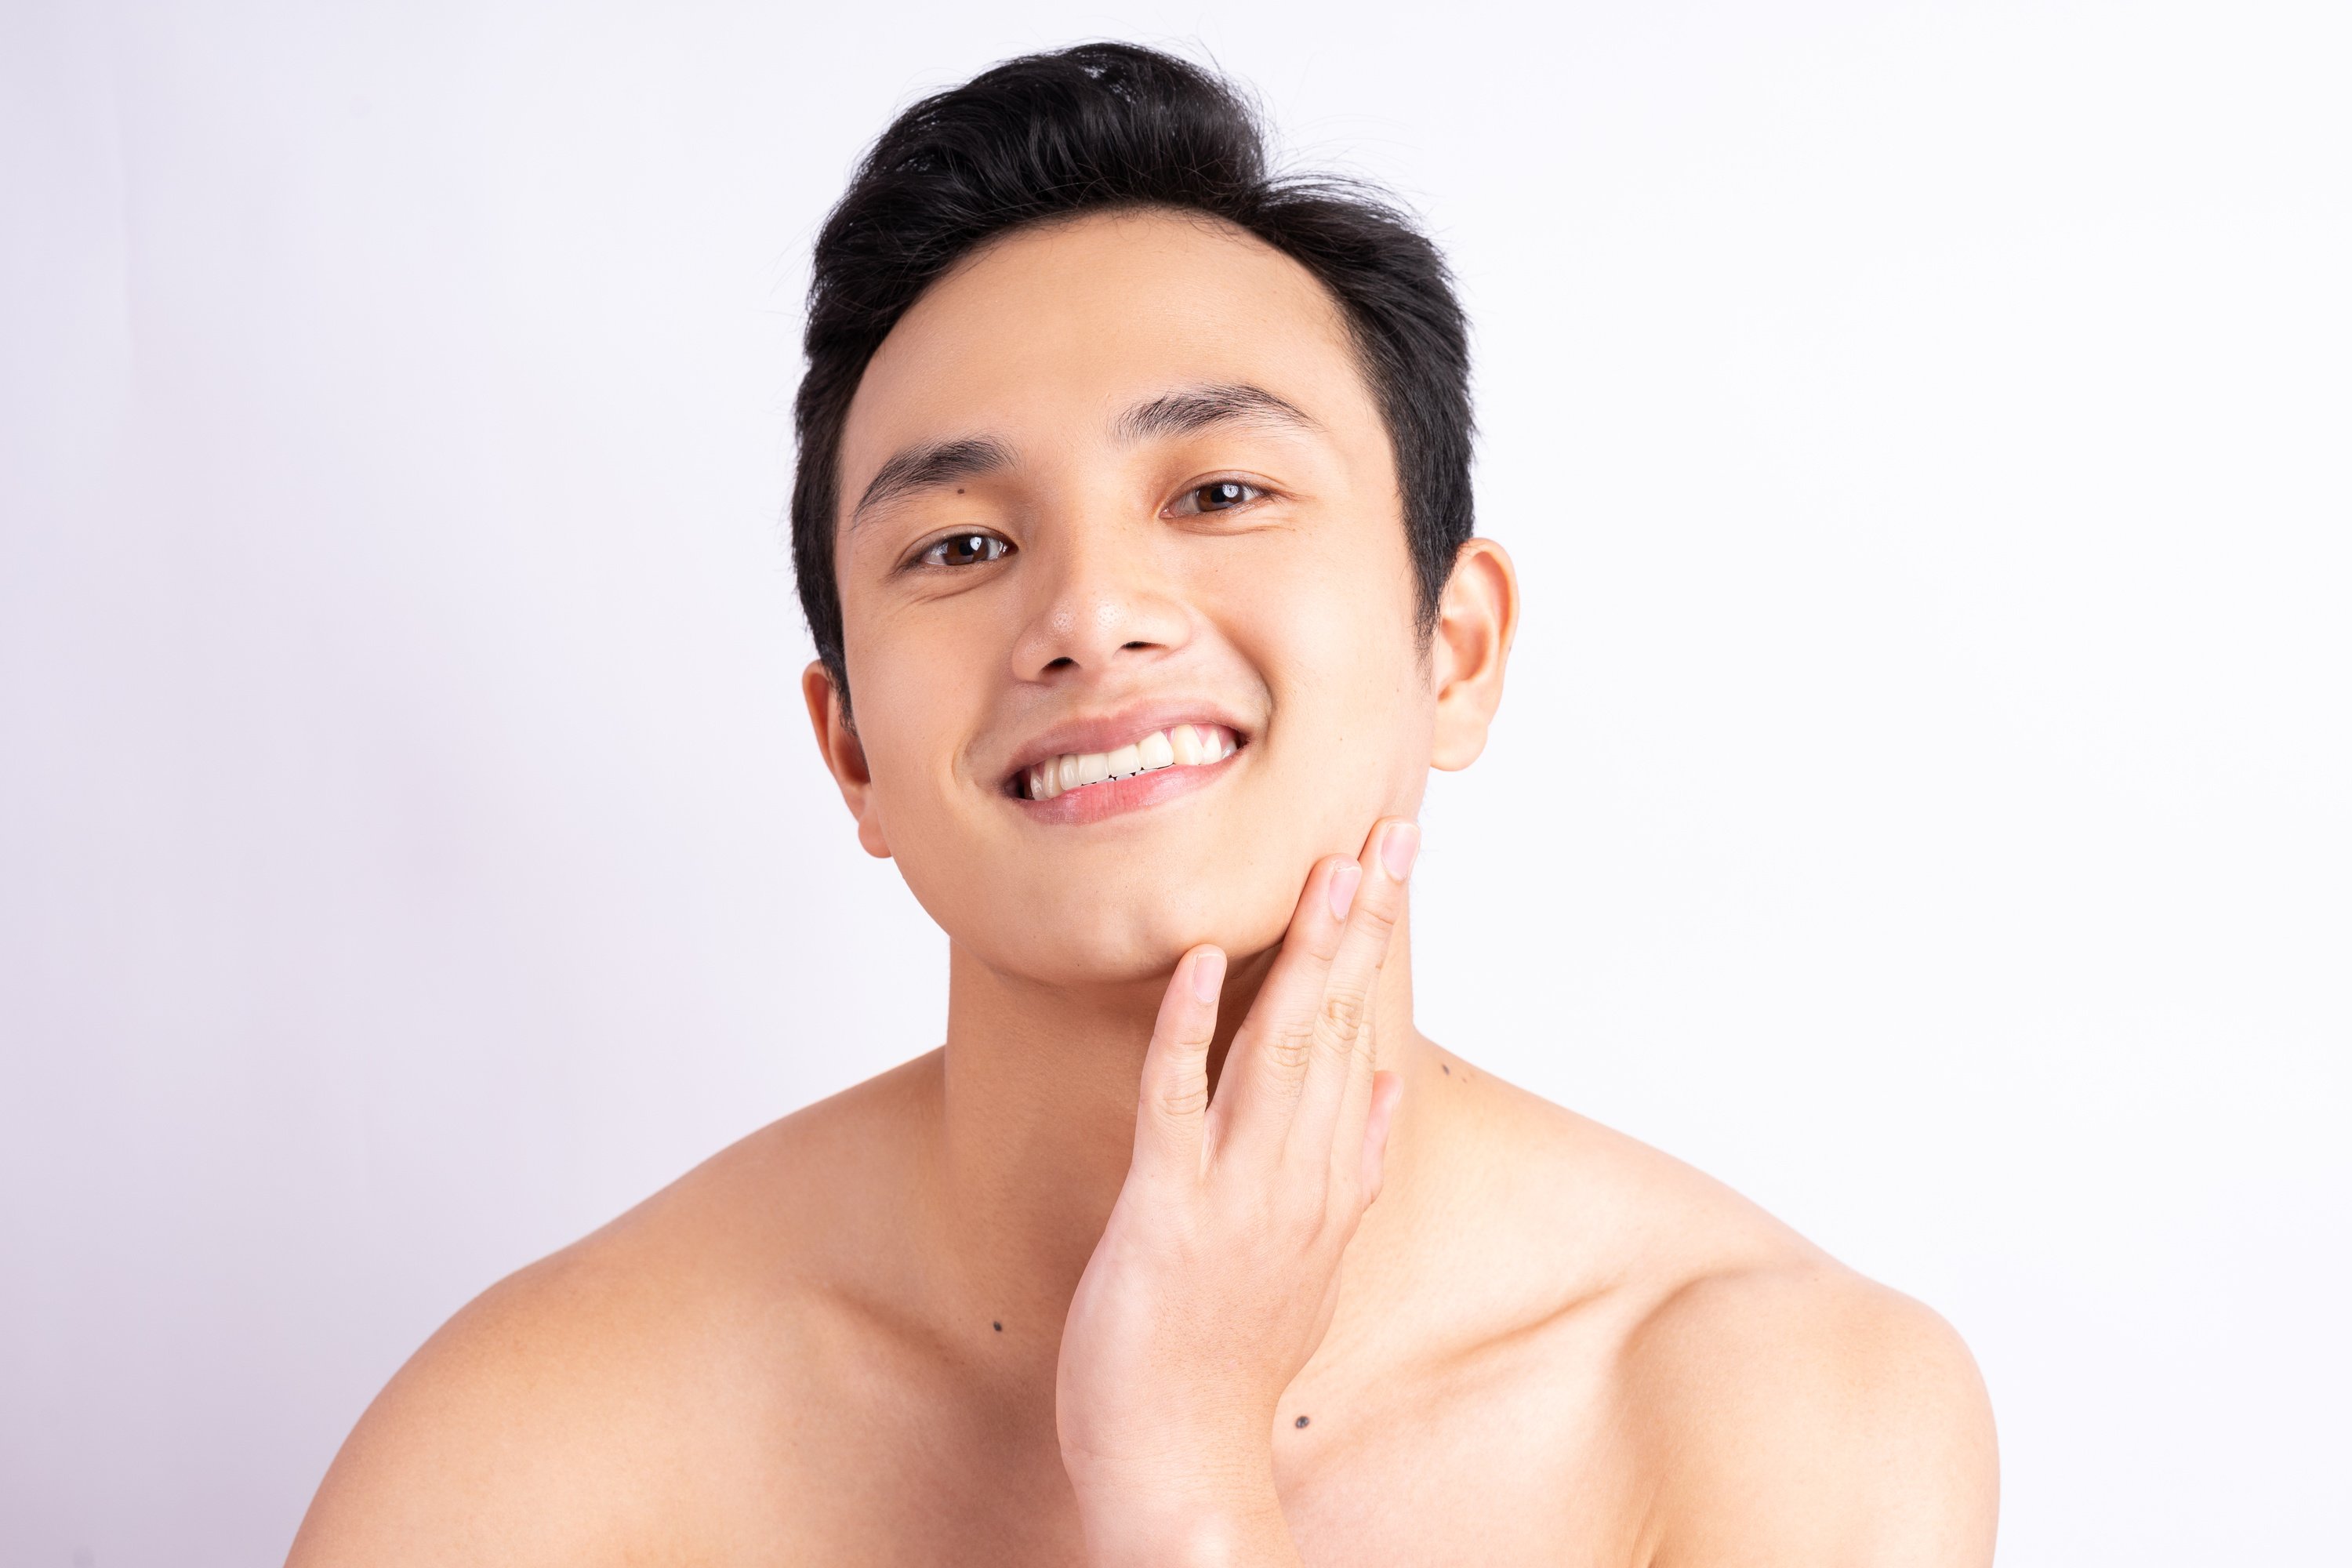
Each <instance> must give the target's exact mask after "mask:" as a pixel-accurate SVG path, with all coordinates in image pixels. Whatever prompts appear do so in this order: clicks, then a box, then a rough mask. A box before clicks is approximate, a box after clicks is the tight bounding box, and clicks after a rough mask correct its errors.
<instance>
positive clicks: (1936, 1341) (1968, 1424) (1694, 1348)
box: [1625, 1258, 2000, 1568]
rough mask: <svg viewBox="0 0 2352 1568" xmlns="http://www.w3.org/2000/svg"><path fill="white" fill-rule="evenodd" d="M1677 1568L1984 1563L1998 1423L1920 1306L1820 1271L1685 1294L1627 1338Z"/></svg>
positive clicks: (1977, 1384)
mask: <svg viewBox="0 0 2352 1568" xmlns="http://www.w3.org/2000/svg"><path fill="white" fill-rule="evenodd" d="M1625 1368H1626V1384H1627V1387H1628V1393H1629V1395H1630V1398H1629V1408H1630V1409H1632V1410H1633V1411H1635V1412H1638V1413H1640V1415H1639V1417H1638V1419H1639V1422H1640V1427H1641V1438H1640V1442H1641V1446H1642V1447H1643V1448H1644V1449H1645V1450H1646V1453H1645V1454H1644V1458H1645V1459H1646V1460H1647V1461H1648V1462H1649V1465H1650V1466H1652V1467H1654V1474H1655V1475H1656V1476H1657V1478H1658V1483H1659V1484H1658V1489H1657V1492H1656V1494H1655V1497H1656V1501H1655V1504H1654V1514H1653V1517H1652V1520H1651V1525H1652V1529H1653V1531H1654V1535H1653V1539H1654V1540H1655V1541H1656V1542H1657V1546H1658V1551H1657V1554H1656V1557H1655V1559H1654V1561H1655V1562H1656V1563H1658V1564H1659V1565H1660V1568H1668V1565H1674V1564H1685V1563H1687V1564H1712V1563H1759V1564H1760V1563H1790V1564H1797V1563H1808V1564H1811V1563H1873V1564H1881V1563H1884V1564H1918V1565H1920V1568H1930V1565H1932V1568H1982V1565H1984V1564H1987V1563H1990V1562H1991V1561H1992V1554H1993V1532H1994V1521H1995V1517H1996V1514H1997V1512H1998V1507H1999V1491H2000V1482H1999V1466H1998V1461H1997V1458H1996V1454H1995V1448H1994V1438H1993V1425H1992V1408H1991V1405H1990V1402H1989V1401H1988V1400H1987V1398H1986V1395H1985V1389H1984V1384H1983V1380H1982V1379H1981V1378H1980V1377H1979V1375H1978V1373H1977V1367H1976V1363H1975V1361H1974V1360H1973V1359H1972V1358H1971V1357H1970V1356H1969V1351H1968V1347H1967V1346H1966V1345H1964V1344H1962V1343H1961V1342H1960V1337H1959V1335H1958V1334H1957V1333H1955V1332H1954V1331H1952V1329H1951V1326H1950V1325H1949V1324H1948V1323H1946V1322H1945V1321H1943V1319H1941V1318H1939V1317H1938V1316H1937V1315H1936V1314H1935V1313H1934V1312H1933V1311H1931V1310H1928V1309H1927V1308H1926V1307H1924V1306H1922V1305H1920V1304H1919V1303H1918V1302H1916V1301H1914V1300H1910V1299H1909V1298H1907V1297H1906V1296H1902V1295H1900V1294H1898V1293H1896V1292H1895V1291H1893V1290H1890V1289H1886V1288H1885V1287H1884V1286H1881V1285H1877V1284H1874V1283H1873V1282H1871V1281H1870V1280H1868V1279H1864V1278H1863V1277H1862V1276H1860V1275H1858V1274H1856V1273H1854V1272H1853V1271H1852V1270H1851V1269H1847V1268H1842V1267H1840V1266H1839V1265H1837V1264H1835V1263H1833V1262H1831V1261H1830V1260H1828V1259H1826V1258H1822V1259H1821V1260H1819V1261H1818V1262H1808V1261H1805V1260H1801V1259H1793V1258H1792V1259H1789V1260H1785V1261H1781V1262H1775V1263H1764V1264H1760V1265H1757V1266H1733V1267H1728V1268H1723V1269H1720V1270H1716V1271H1711V1272H1706V1273H1702V1274H1699V1275H1697V1276H1696V1277H1695V1278H1693V1279H1691V1280H1690V1281H1689V1282H1687V1283H1686V1284H1685V1285H1683V1286H1682V1287H1681V1288H1680V1289H1676V1290H1675V1291H1674V1292H1673V1293H1672V1294H1671V1295H1669V1296H1668V1297H1667V1298H1666V1299H1665V1300H1663V1301H1661V1302H1660V1303H1659V1304H1658V1305H1657V1307H1656V1308H1655V1309H1654V1310H1652V1311H1651V1312H1650V1313H1649V1314H1648V1315H1647V1317H1646V1318H1645V1319H1644V1321H1643V1322H1642V1323H1641V1325H1640V1326H1639V1328H1638V1329H1637V1330H1636V1331H1635V1332H1634V1333H1633V1335H1632V1336H1631V1337H1630V1338H1629V1340H1628V1342H1627V1346H1626V1355H1625Z"/></svg>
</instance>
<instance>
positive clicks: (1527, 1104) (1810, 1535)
mask: <svg viewBox="0 0 2352 1568" xmlns="http://www.w3.org/2000/svg"><path fill="white" fill-rule="evenodd" d="M1460 1070H1461V1068H1454V1073H1458V1072H1459V1071H1460ZM1454 1073H1449V1075H1448V1076H1449V1077H1451V1076H1454ZM1482 1076H1483V1075H1482ZM1488 1104H1489V1106H1490V1107H1491V1110H1488V1111H1487V1113H1486V1115H1485V1116H1484V1117H1482V1120H1483V1121H1486V1122H1487V1123H1488V1124H1489V1125H1488V1127H1487V1129H1486V1131H1487V1134H1488V1138H1489V1142H1488V1144H1487V1146H1488V1147H1490V1148H1491V1147H1507V1148H1509V1149H1511V1150H1512V1151H1513V1152H1514V1157H1513V1158H1511V1159H1509V1160H1507V1161H1500V1162H1496V1164H1495V1168H1496V1170H1498V1171H1501V1170H1507V1171H1510V1172H1511V1173H1512V1174H1511V1175H1510V1176H1509V1177H1508V1178H1507V1179H1508V1180H1509V1181H1510V1182H1511V1183H1512V1184H1514V1187H1515V1188H1516V1189H1517V1190H1516V1191H1514V1192H1512V1193H1507V1194H1490V1196H1491V1197H1493V1198H1495V1199H1497V1200H1499V1201H1495V1202H1492V1203H1491V1204H1490V1205H1489V1208H1490V1212H1498V1213H1513V1214H1516V1215H1518V1216H1519V1217H1518V1218H1517V1220H1516V1221H1515V1222H1514V1223H1515V1224H1517V1225H1522V1226H1527V1227H1528V1229H1529V1231H1530V1232H1531V1233H1540V1234H1541V1235H1542V1236H1543V1237H1547V1238H1549V1237H1569V1238H1570V1244H1569V1246H1568V1247H1566V1248H1564V1249H1561V1250H1560V1252H1559V1253H1558V1254H1557V1256H1559V1257H1560V1258H1561V1263H1560V1276H1559V1277H1560V1278H1561V1279H1570V1280H1573V1281H1574V1282H1575V1283H1574V1286H1573V1288H1572V1289H1570V1291H1568V1292H1567V1295H1566V1300H1567V1301H1568V1303H1569V1304H1568V1305H1567V1306H1566V1307H1565V1308H1563V1309H1562V1310H1561V1312H1560V1321H1564V1322H1572V1321H1581V1322H1584V1323H1585V1324H1587V1325H1594V1324H1605V1325H1606V1329H1605V1331H1604V1332H1603V1333H1602V1335H1601V1340H1602V1342H1606V1343H1610V1344H1613V1345H1614V1346H1615V1350H1614V1352H1613V1360H1614V1362H1615V1366H1616V1372H1615V1375H1614V1377H1613V1378H1612V1382H1613V1383H1614V1384H1615V1385H1616V1387H1617V1388H1618V1390H1619V1396H1618V1398H1617V1400H1616V1401H1615V1402H1614V1403H1615V1405H1616V1407H1617V1410H1618V1413H1619V1414H1618V1415H1617V1417H1616V1425H1617V1426H1618V1429H1619V1431H1620V1433H1621V1439H1620V1441H1621V1444H1622V1458H1623V1460H1624V1462H1625V1466H1626V1473H1627V1475H1628V1476H1629V1478H1633V1484H1631V1485H1629V1486H1628V1488H1627V1495H1628V1496H1629V1498H1630V1499H1631V1500H1632V1506H1633V1507H1634V1508H1635V1509H1636V1510H1638V1511H1639V1512H1640V1513H1641V1514H1642V1515H1643V1517H1642V1518H1641V1519H1640V1520H1639V1521H1635V1524H1634V1528H1633V1537H1634V1539H1636V1540H1638V1541H1640V1542H1643V1543H1644V1547H1643V1551H1642V1552H1641V1553H1640V1555H1641V1557H1642V1559H1643V1561H1646V1562H1649V1563H1654V1564H1655V1565H1656V1568H1682V1565H1694V1564H1731V1563H1738V1564H1743V1565H1747V1564H1758V1565H1761V1564H1775V1563H1788V1564H1798V1563H1803V1564H1833V1563H1871V1564H1915V1563H1916V1564H1920V1565H1923V1568H1924V1565H1929V1564H1932V1565H1935V1568H1964V1565H1965V1568H1981V1565H1982V1564H1986V1563H1990V1562H1991V1560H1992V1547H1993V1531H1994V1521H1995V1515H1996V1512H1997V1505H1998V1490H1999V1482H1998V1464H1997V1459H1996V1454H1995V1447H1994V1436H1993V1426H1992V1412H1991V1407H1990V1403H1989V1401H1988V1400H1987V1397H1986V1394H1985V1389H1984V1384H1983V1381H1982V1379H1981V1378H1980V1377H1979V1374H1978V1372H1977V1367H1976V1363H1975V1362H1974V1360H1973V1359H1972V1358H1971V1357H1970V1355H1969V1351H1968V1347H1967V1346H1966V1345H1965V1344H1963V1343H1962V1342H1961V1341H1960V1338H1959V1336H1958V1334H1957V1333H1956V1332H1954V1331H1953V1330H1952V1328H1951V1327H1950V1325H1949V1324H1948V1323H1946V1322H1945V1321H1944V1320H1943V1319H1942V1318H1940V1317H1938V1316H1937V1314H1936V1313H1935V1312H1933V1311H1931V1310H1929V1309H1927V1307H1925V1306H1923V1305H1921V1304H1920V1303H1918V1302H1916V1301H1914V1300H1911V1299H1909V1298H1908V1297H1906V1296H1903V1295H1901V1294H1899V1293H1898V1292H1896V1291H1894V1290H1891V1289H1886V1288H1885V1287H1884V1286H1881V1285H1878V1284H1875V1283H1874V1282H1873V1281H1871V1280H1869V1279H1865V1278H1864V1277H1863V1276H1862V1275H1860V1274H1858V1273H1856V1272H1854V1271H1853V1269H1851V1268H1846V1267H1844V1266H1843V1265H1842V1264H1840V1263H1839V1262H1837V1260H1835V1259H1834V1258H1831V1257H1830V1256H1829V1255H1828V1254H1826V1253H1824V1252H1823V1251H1822V1250H1821V1249H1820V1248H1819V1247H1815V1246H1813V1245H1812V1244H1811V1242H1809V1241H1807V1240H1806V1239H1805V1238H1804V1237H1801V1236H1800V1235H1798V1234H1797V1233H1796V1232H1795V1231H1793V1230H1791V1229H1790V1227H1789V1226H1785V1225H1783V1224H1781V1223H1780V1221H1779V1220H1777V1219H1775V1218H1773V1217H1772V1216H1771V1215H1769V1214H1767V1213H1765V1212H1764V1211H1763V1210H1762V1209H1761V1208H1759V1207H1758V1206H1757V1205H1754V1204H1752V1203H1750V1202H1748V1200H1747V1199H1745V1198H1743V1197H1741V1196H1740V1195H1739V1194H1737V1193H1735V1192H1733V1191H1732V1190H1731V1189H1730V1188H1728V1187H1727V1186H1725V1185H1724V1184H1722V1183H1720V1182H1717V1181H1716V1180H1714V1179H1713V1178H1711V1177H1709V1176H1706V1174H1704V1173H1701V1172H1699V1171H1696V1170H1695V1169H1693V1168H1692V1167H1690V1166H1689V1165H1686V1164H1685V1163H1682V1162H1680V1161H1678V1160H1675V1159H1673V1158H1671V1157H1670V1156H1668V1155H1666V1154H1664V1153H1662V1152H1659V1151H1657V1150H1654V1149H1652V1148H1650V1147H1648V1146H1647V1145H1645V1144H1643V1143H1641V1142H1637V1141H1636V1140H1633V1139H1632V1138H1628V1137H1625V1136H1624V1135H1622V1134H1621V1133H1617V1132H1614V1131H1611V1130H1609V1129H1607V1128H1605V1127H1602V1126H1601V1125H1599V1124H1598V1123H1595V1122H1593V1121H1589V1120H1587V1119H1585V1118H1583V1117H1580V1116H1577V1115H1575V1114H1574V1113H1573V1112H1570V1111H1568V1110H1562V1109H1560V1108H1559V1107H1558V1106H1555V1105H1552V1104H1550V1103H1549V1101H1545V1100H1540V1099H1538V1098H1537V1097H1535V1096H1533V1095H1529V1094H1527V1093H1525V1092H1524V1091H1521V1090H1518V1089H1512V1088H1510V1087H1509V1086H1507V1085H1505V1084H1501V1083H1499V1082H1496V1083H1495V1084H1494V1086H1493V1091H1492V1098H1491V1100H1489V1101H1488ZM1557 1246H1558V1244H1557V1243H1556V1242H1551V1241H1549V1240H1547V1241H1545V1242H1542V1243H1538V1242H1537V1241H1536V1240H1535V1238H1534V1236H1533V1234H1531V1235H1530V1236H1529V1237H1524V1238H1518V1237H1515V1238H1512V1239H1511V1250H1512V1252H1513V1254H1514V1255H1515V1256H1521V1257H1527V1256H1538V1255H1540V1254H1541V1253H1542V1252H1543V1250H1544V1249H1545V1247H1557ZM1588 1342H1589V1341H1588Z"/></svg>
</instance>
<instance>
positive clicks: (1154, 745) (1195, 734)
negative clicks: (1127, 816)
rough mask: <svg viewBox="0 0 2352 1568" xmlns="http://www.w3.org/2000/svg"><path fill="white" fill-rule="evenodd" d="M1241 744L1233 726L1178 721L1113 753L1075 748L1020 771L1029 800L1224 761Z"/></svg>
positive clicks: (1049, 798) (1045, 798)
mask: <svg viewBox="0 0 2352 1568" xmlns="http://www.w3.org/2000/svg"><path fill="white" fill-rule="evenodd" d="M1239 749H1240V747H1239V745H1238V743H1237V742H1235V740H1234V733H1233V731H1230V730H1227V729H1225V728H1224V727H1223V726H1222V725H1218V724H1177V725H1173V726H1171V728H1169V729H1166V730H1155V731H1152V732H1151V733H1150V734H1149V735H1146V736H1144V737H1143V738H1142V739H1141V740H1139V741H1136V742H1131V743H1130V744H1128V745H1124V746H1121V747H1119V748H1118V750H1117V751H1115V752H1067V753H1065V754H1064V755H1062V756H1058V757H1055V758H1053V759H1051V760H1050V761H1047V762H1043V763H1037V764H1036V765H1035V766H1034V767H1031V768H1029V769H1027V770H1026V771H1025V772H1024V773H1023V774H1022V779H1021V782H1022V785H1023V788H1024V792H1025V793H1026V794H1027V795H1028V798H1030V799H1031V800H1051V799H1053V798H1054V797H1055V795H1062V794H1066V792H1068V791H1070V790H1074V789H1077V788H1079V787H1081V786H1082V785H1086V784H1100V783H1102V782H1103V781H1104V780H1106V779H1123V778H1132V777H1133V776H1135V775H1136V774H1138V773H1158V772H1159V771H1160V769H1162V768H1178V767H1181V768H1196V767H1200V766H1202V765H1203V764H1204V763H1218V762H1223V760H1224V759H1225V758H1227V757H1230V756H1232V755H1233V754H1234V752H1236V751H1237V750H1239Z"/></svg>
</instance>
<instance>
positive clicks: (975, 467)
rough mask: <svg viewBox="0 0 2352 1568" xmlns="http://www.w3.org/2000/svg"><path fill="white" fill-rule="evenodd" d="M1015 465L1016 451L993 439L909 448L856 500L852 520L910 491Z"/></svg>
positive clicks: (973, 438)
mask: <svg viewBox="0 0 2352 1568" xmlns="http://www.w3.org/2000/svg"><path fill="white" fill-rule="evenodd" d="M1012 467H1013V448H1012V447H1008V446H1006V445H1005V444H1004V443H1003V442H1002V441H1000V440H998V439H997V438H996V437H993V436H967V437H962V438H961V439H959V440H953V441H930V442H926V443H925V444H924V445H922V446H919V447H908V448H907V449H906V450H905V451H903V452H898V453H896V454H894V455H893V456H892V457H891V458H890V460H889V461H888V462H887V463H884V464H883V465H882V467H881V468H880V469H878V470H877V472H876V473H875V475H874V479H873V481H872V482H871V483H869V484H868V485H867V486H866V493H865V494H864V495H862V496H859V497H858V498H857V505H856V509H855V510H852V511H851V512H850V514H849V521H851V522H852V523H853V524H854V523H856V521H857V520H858V518H859V517H860V516H862V515H864V514H865V513H866V511H868V510H871V509H872V508H874V507H877V506H880V505H881V504H882V503H883V502H884V501H887V500H897V499H898V497H900V496H902V495H905V494H907V493H908V491H910V490H920V489H930V488H932V487H933V486H935V485H951V484H953V483H955V481H956V480H958V479H972V478H974V477H976V476H978V475H981V474H994V473H1002V472H1003V470H1005V469H1006V468H1012Z"/></svg>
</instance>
